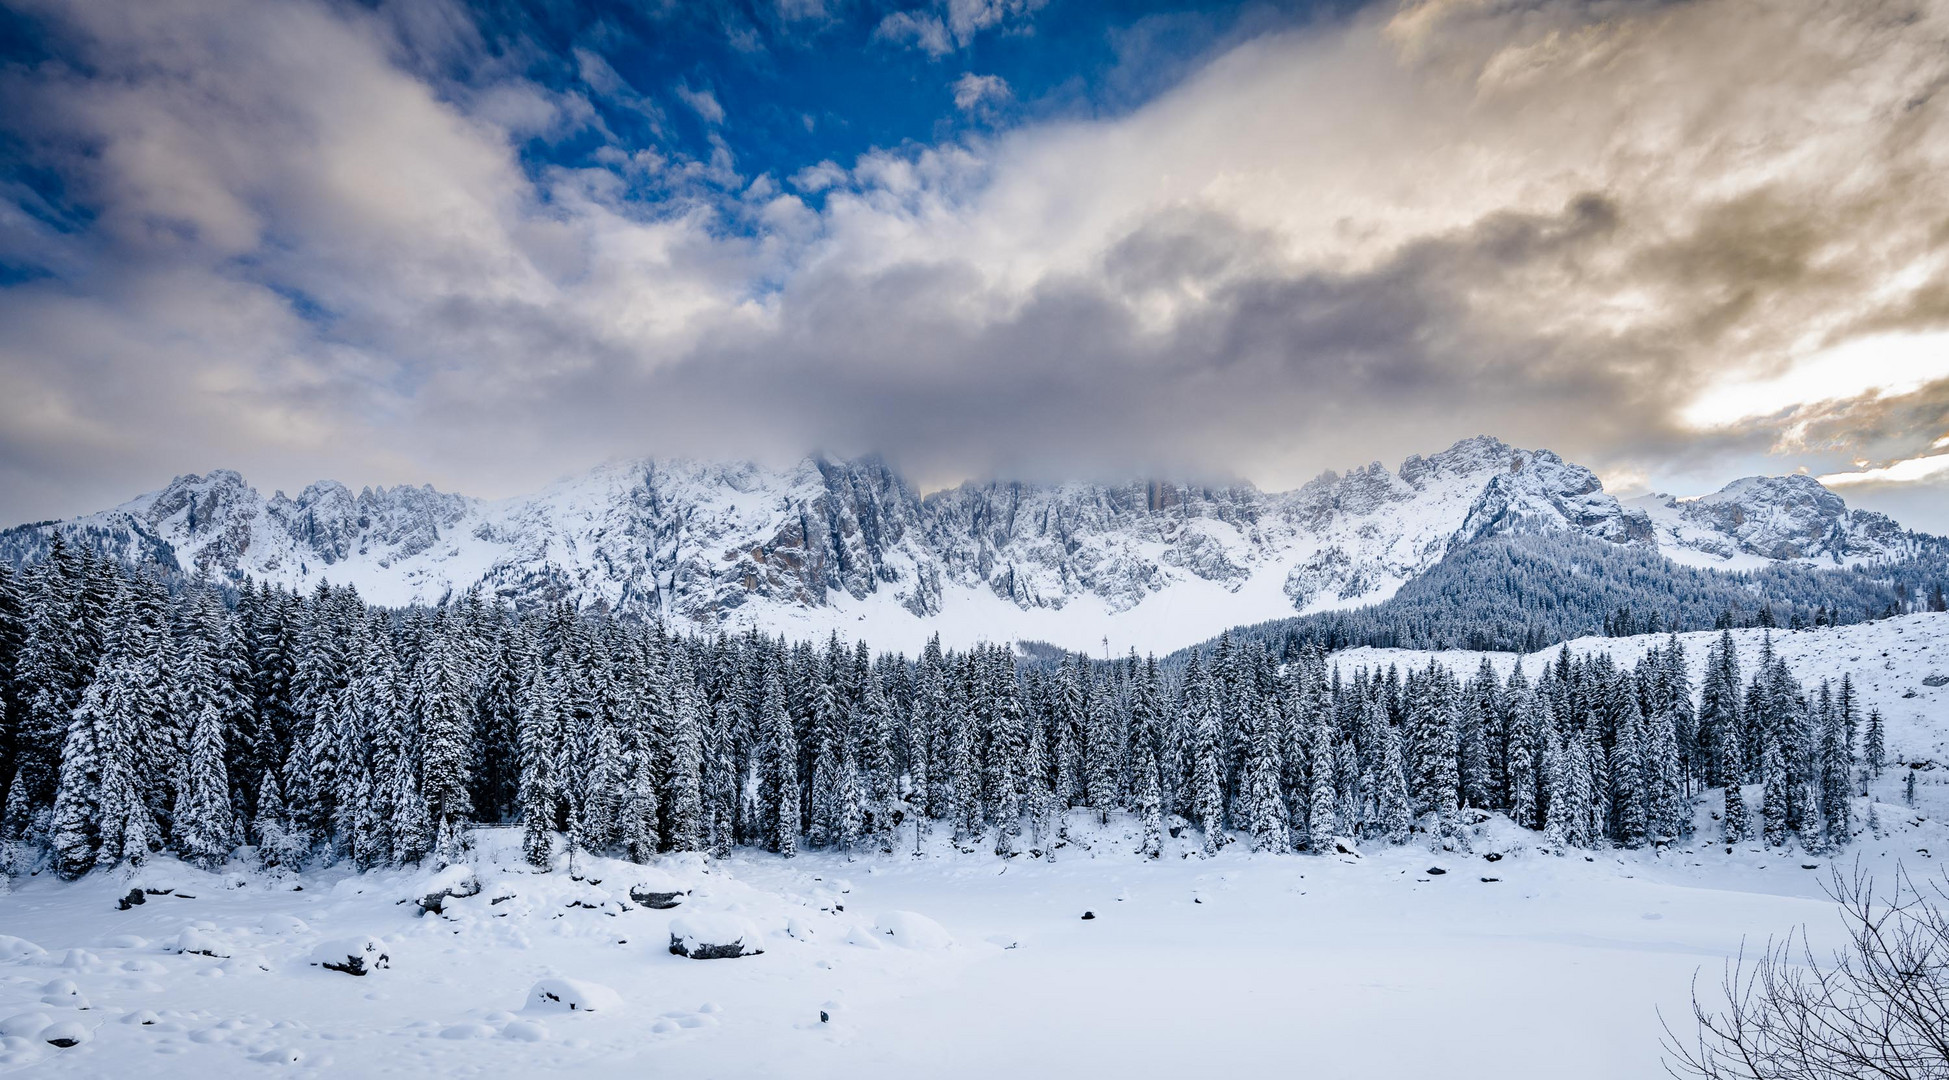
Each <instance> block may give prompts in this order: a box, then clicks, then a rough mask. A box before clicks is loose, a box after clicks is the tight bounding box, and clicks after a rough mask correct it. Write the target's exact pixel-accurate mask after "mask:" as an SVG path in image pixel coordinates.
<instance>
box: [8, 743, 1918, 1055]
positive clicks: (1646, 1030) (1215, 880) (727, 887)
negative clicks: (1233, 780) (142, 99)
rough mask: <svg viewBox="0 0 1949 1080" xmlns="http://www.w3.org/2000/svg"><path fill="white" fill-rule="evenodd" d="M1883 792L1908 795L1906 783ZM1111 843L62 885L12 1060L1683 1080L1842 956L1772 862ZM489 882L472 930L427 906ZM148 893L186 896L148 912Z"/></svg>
mask: <svg viewBox="0 0 1949 1080" xmlns="http://www.w3.org/2000/svg"><path fill="white" fill-rule="evenodd" d="M1880 794H1881V797H1882V799H1883V800H1884V802H1885V803H1897V802H1898V801H1899V794H1898V793H1897V780H1896V779H1895V778H1894V776H1893V775H1892V774H1891V776H1890V777H1888V778H1885V779H1884V781H1883V783H1882V789H1881V791H1880ZM1946 795H1949V791H1945V789H1944V788H1942V787H1941V786H1940V785H1934V784H1931V785H1925V786H1924V787H1923V788H1922V798H1921V800H1920V802H1921V811H1920V812H1908V811H1907V810H1906V809H1905V808H1903V807H1900V806H1898V805H1884V806H1883V807H1882V808H1881V810H1882V817H1883V819H1884V822H1885V823H1886V825H1887V834H1888V835H1887V838H1886V839H1885V840H1883V841H1879V842H1877V841H1873V840H1870V839H1866V838H1864V840H1863V842H1862V843H1860V844H1858V845H1857V847H1856V850H1857V851H1859V852H1860V853H1861V854H1862V855H1863V856H1864V858H1865V859H1866V861H1867V865H1869V866H1871V867H1874V868H1877V869H1879V870H1882V871H1885V870H1887V869H1889V868H1890V867H1892V866H1893V864H1894V861H1895V860H1896V859H1897V858H1903V859H1905V860H1906V861H1907V862H1908V863H1909V864H1910V865H1911V866H1914V867H1916V868H1922V869H1926V870H1929V871H1933V870H1934V867H1935V863H1936V860H1937V859H1938V858H1941V857H1942V856H1943V855H1944V854H1945V853H1949V830H1945V829H1944V827H1943V826H1942V825H1941V824H1939V819H1940V818H1941V816H1942V814H1941V811H1942V810H1945V809H1949V798H1945V796H1946ZM1702 813H1703V811H1702ZM1922 813H1927V814H1929V815H1930V818H1931V819H1925V818H1923V817H1922V816H1921V814H1922ZM1086 819H1087V815H1086V814H1080V813H1079V814H1078V815H1077V816H1076V817H1075V819H1074V822H1075V828H1076V831H1077V833H1078V839H1079V842H1078V843H1076V844H1073V845H1070V846H1067V847H1064V848H1063V849H1061V851H1060V854H1059V859H1058V861H1056V862H1053V863H1049V862H1043V861H1039V860H1033V859H1030V858H1027V857H1018V858H1016V859H1013V860H1009V861H1008V862H1006V863H1005V864H1004V863H1003V862H1002V861H1000V860H998V859H996V858H994V857H993V856H991V855H988V854H986V853H979V854H976V853H961V852H955V851H953V850H951V849H950V848H949V847H948V845H947V844H946V843H945V842H944V841H941V840H940V839H939V838H938V837H937V838H936V841H935V844H934V847H935V849H936V851H937V852H938V853H937V854H931V855H929V856H928V857H925V858H915V857H913V856H912V855H911V854H906V853H902V854H900V855H896V856H873V857H861V858H858V859H856V860H853V861H850V862H849V861H847V860H845V859H844V858H842V857H839V856H834V855H825V854H809V855H802V856H800V857H799V858H797V859H793V860H784V859H779V858H776V857H772V856H765V855H739V856H737V857H734V858H732V859H730V860H727V861H724V862H721V863H715V864H712V863H707V862H705V861H704V860H701V859H697V858H694V857H688V858H673V859H666V860H665V861H664V862H663V864H662V865H661V867H659V868H658V871H646V870H645V868H642V867H634V866H631V865H630V864H627V863H620V862H614V861H611V860H606V859H588V858H584V859H582V860H580V861H579V863H578V870H577V876H579V877H580V878H581V880H577V878H576V876H571V875H570V874H569V873H568V872H566V870H557V871H556V872H554V873H551V874H546V875H539V874H531V873H528V872H527V871H526V868H525V867H524V866H523V865H522V864H521V863H520V861H519V843H518V840H519V837H518V834H517V833H516V832H514V831H512V830H497V829H489V830H482V831H481V832H480V833H479V834H478V835H477V844H476V852H475V865H474V867H473V869H474V870H475V871H476V872H477V875H478V879H479V884H480V885H481V888H480V890H479V891H478V892H476V893H473V894H472V895H461V894H462V893H465V892H466V891H467V886H468V885H469V883H467V882H465V881H464V878H465V874H464V873H463V874H460V875H456V874H455V873H454V872H453V871H452V870H449V871H448V872H446V873H445V874H444V875H435V874H432V873H420V872H392V873H385V872H381V873H373V874H367V875H363V876H350V875H346V874H344V873H332V872H324V873H315V874H308V875H306V876H304V877H303V878H300V879H286V880H283V881H274V880H271V879H268V878H265V877H263V876H261V875H256V874H235V875H231V876H230V877H229V878H228V879H227V880H226V879H225V878H224V877H223V876H220V875H205V874H201V873H198V872H196V871H193V870H189V869H187V868H184V867H182V866H180V865H179V864H173V863H169V864H163V865H156V866H151V867H150V868H148V869H146V870H144V871H141V872H140V873H138V874H137V875H136V877H135V878H133V879H128V878H125V877H122V876H120V875H92V876H90V877H89V878H87V879H84V880H83V881H81V882H79V883H76V884H73V885H63V884H60V883H58V882H56V881H54V880H52V875H42V876H40V877H37V878H34V879H31V880H28V881H25V882H22V883H21V884H20V885H19V887H18V888H17V890H16V891H15V892H14V893H13V894H11V895H8V896H4V897H0V933H5V934H7V935H12V936H13V938H9V939H0V1030H4V1031H5V1032H7V1035H6V1037H5V1040H4V1050H0V1061H4V1063H5V1064H4V1066H0V1068H12V1069H19V1070H24V1071H26V1072H29V1073H32V1074H34V1075H48V1076H91V1077H92V1076H156V1077H178V1076H181V1077H189V1076H197V1077H203V1076H212V1075H215V1076H234V1075H256V1074H257V1070H264V1071H265V1072H267V1073H270V1074H281V1073H289V1074H298V1075H316V1076H422V1077H423V1076H457V1077H503V1076H506V1077H525V1076H538V1075H555V1074H571V1073H572V1074H573V1075H577V1076H590V1077H608V1076H615V1077H623V1076H629V1077H639V1076H644V1075H659V1076H681V1077H775V1076H793V1077H824V1076H846V1077H854V1078H857V1077H879V1076H928V1077H961V1076H967V1077H975V1076H982V1077H992V1076H998V1075H1023V1076H1054V1075H1069V1076H1077V1075H1103V1076H1115V1075H1122V1076H1178V1077H1182V1076H1213V1075H1224V1074H1225V1073H1226V1071H1228V1070H1236V1071H1240V1072H1241V1073H1243V1074H1247V1075H1261V1074H1265V1073H1267V1072H1268V1071H1270V1070H1272V1069H1275V1068H1277V1069H1282V1070H1290V1069H1306V1070H1308V1071H1309V1072H1310V1073H1311V1074H1313V1075H1321V1076H1355V1075H1361V1076H1376V1077H1390V1076H1408V1075H1421V1074H1425V1073H1426V1072H1427V1071H1428V1070H1430V1069H1437V1070H1439V1071H1440V1073H1441V1074H1442V1075H1444V1076H1448V1077H1454V1078H1458V1080H1466V1078H1470V1077H1497V1078H1507V1077H1517V1076H1564V1075H1578V1076H1583V1077H1593V1078H1595V1077H1634V1078H1636V1077H1644V1076H1649V1075H1655V1074H1656V1073H1657V1070H1658V1064H1657V1062H1658V1055H1659V1050H1658V1034H1659V1027H1658V1019H1657V1015H1656V1012H1655V1010H1656V1009H1658V1008H1663V1009H1664V1010H1665V1011H1666V1013H1667V1015H1672V1016H1681V1015H1683V1013H1682V1010H1683V1009H1684V1006H1685V1002H1686V996H1687V992H1688V987H1689V984H1690V980H1691V977H1692V974H1693V972H1694V971H1695V970H1697V969H1699V968H1701V967H1703V968H1704V969H1706V974H1707V976H1708V979H1709V978H1710V977H1713V976H1716V974H1717V972H1718V969H1719V965H1720V962H1721V959H1722V958H1723V957H1725V956H1727V955H1728V954H1730V953H1731V952H1733V951H1734V950H1736V949H1737V948H1738V947H1739V944H1740V941H1741V939H1742V937H1764V936H1765V935H1767V934H1774V933H1779V932H1782V931H1785V930H1787V929H1788V928H1790V927H1793V926H1795V925H1798V924H1801V923H1807V924H1809V925H1810V926H1811V928H1812V930H1813V932H1814V937H1815V940H1816V941H1817V942H1820V941H1823V940H1832V939H1833V938H1834V932H1835V930H1836V923H1835V920H1834V919H1833V917H1832V914H1831V912H1830V909H1829V906H1828V904H1827V903H1826V902H1825V900H1824V899H1823V898H1822V895H1821V883H1822V881H1823V879H1824V877H1825V875H1826V874H1827V872H1828V870H1829V867H1828V865H1827V860H1825V859H1818V860H1816V859H1807V858H1803V857H1801V856H1799V855H1797V854H1796V855H1782V854H1780V853H1778V852H1771V853H1769V852H1763V851H1760V850H1758V849H1757V846H1756V845H1749V848H1750V850H1749V848H1742V849H1741V850H1740V851H1739V852H1737V853H1735V854H1734V855H1732V856H1730V857H1729V856H1727V855H1726V854H1725V852H1724V850H1723V849H1715V848H1710V847H1707V846H1703V845H1694V846H1692V847H1691V848H1690V849H1689V850H1685V851H1677V850H1675V851H1672V852H1669V853H1666V854H1663V855H1655V854H1651V853H1619V852H1606V853H1592V855H1591V857H1590V858H1589V859H1586V858H1585V857H1584V856H1583V854H1582V853H1575V854H1572V855H1570V856H1568V857H1561V858H1559V857H1556V856H1552V855H1547V854H1542V853H1539V852H1537V851H1534V850H1531V849H1527V848H1526V847H1525V846H1524V845H1526V844H1528V843H1533V842H1534V840H1535V836H1534V834H1528V833H1522V832H1520V831H1518V830H1515V829H1513V827H1509V826H1507V825H1506V824H1505V823H1502V822H1500V820H1499V819H1498V820H1496V821H1492V822H1491V823H1490V824H1489V825H1487V826H1485V829H1486V832H1485V833H1484V834H1483V835H1482V836H1481V837H1480V838H1478V840H1477V841H1476V842H1475V844H1474V848H1475V851H1474V853H1470V854H1465V853H1459V852H1431V851H1429V850H1428V849H1427V848H1425V847H1420V846H1411V847H1405V848H1398V849H1393V850H1386V851H1377V852H1373V853H1371V854H1369V855H1368V856H1367V857H1365V858H1364V859H1359V860H1354V859H1340V858H1316V857H1307V856H1294V855H1282V856H1269V855H1252V854H1249V853H1247V852H1245V851H1244V850H1243V848H1244V845H1243V844H1242V843H1241V844H1234V845H1233V846H1232V847H1230V848H1228V849H1227V850H1226V851H1225V852H1224V853H1222V854H1221V855H1219V856H1218V857H1216V858H1213V859H1209V860H1206V859H1200V858H1198V857H1197V856H1196V855H1195V854H1189V852H1190V851H1191V849H1190V848H1189V847H1187V846H1180V845H1179V844H1178V842H1173V846H1172V850H1170V851H1169V852H1167V854H1166V856H1165V858H1164V859H1162V860H1161V861H1158V862H1155V863H1147V862H1143V861H1141V860H1139V859H1137V858H1136V857H1135V856H1134V855H1133V854H1132V853H1131V852H1132V850H1133V848H1134V840H1135V837H1134V835H1133V833H1132V830H1131V829H1130V828H1129V827H1128V823H1127V822H1124V821H1121V820H1118V819H1113V821H1112V824H1111V826H1110V827H1109V828H1108V829H1107V830H1105V829H1097V828H1093V827H1091V826H1090V825H1089V823H1088V821H1087V820H1086ZM1702 824H1705V825H1709V822H1703V821H1702ZM1085 843H1087V844H1088V847H1085V846H1084V844H1085ZM1918 848H1927V849H1929V850H1930V852H1931V854H1929V855H1924V854H1921V853H1919V852H1918V851H1917V849H1918ZM1492 852H1493V853H1499V854H1501V855H1502V857H1501V858H1500V859H1498V860H1496V861H1490V860H1489V859H1488V858H1487V857H1486V855H1487V854H1489V853H1492ZM1807 862H1815V863H1818V864H1819V866H1818V868H1817V869H1815V870H1807V869H1803V867H1802V864H1803V863H1807ZM1435 867H1439V868H1441V869H1442V870H1445V871H1446V873H1442V874H1434V873H1432V872H1431V868H1435ZM659 871H660V872H659ZM1485 878H1491V879H1496V880H1484V879H1485ZM639 880H650V881H652V883H653V884H654V885H655V886H656V887H657V890H658V891H659V892H661V891H664V890H667V889H668V887H669V886H670V885H671V883H672V881H673V880H674V881H675V883H677V884H678V885H680V886H681V887H683V888H688V889H689V890H690V893H689V895H687V896H685V897H684V898H683V899H682V901H681V902H680V903H679V904H678V905H677V907H675V908H673V909H668V910H652V909H649V908H646V907H644V906H641V905H639V904H636V903H632V902H631V901H630V899H629V891H630V888H631V886H632V885H633V884H637V883H638V882H639ZM298 885H302V886H303V887H302V889H299V888H296V886H298ZM456 885H459V886H462V887H461V888H459V889H458V890H457V891H456V894H455V895H452V896H449V897H445V898H443V899H442V900H441V902H440V903H439V905H438V906H439V907H440V908H441V911H440V912H439V913H433V912H428V913H427V914H425V915H419V914H416V913H417V912H418V910H419V905H418V904H417V903H415V902H414V901H415V900H417V899H418V898H419V897H421V896H424V895H426V894H427V893H429V892H434V891H438V890H441V889H447V888H452V887H454V886H456ZM140 887H146V888H152V889H171V890H173V892H171V893H168V894H156V895H148V894H145V898H146V902H145V903H142V904H140V905H139V906H132V907H130V908H128V909H127V910H118V904H117V900H118V899H119V898H122V897H124V896H125V895H126V894H127V893H128V892H129V890H130V889H131V888H140ZM185 894H187V895H185ZM1085 912H1088V913H1091V914H1092V915H1093V916H1094V917H1093V918H1089V919H1085V918H1084V917H1083V916H1084V913H1085ZM700 916H708V917H700ZM684 917H690V918H691V919H692V920H693V926H711V925H716V924H724V923H730V924H736V923H738V922H740V921H741V920H742V921H746V922H749V923H751V924H754V925H755V926H756V927H757V928H758V930H759V932H760V934H761V935H762V945H763V948H764V951H763V953H762V954H760V955H756V956H744V957H740V958H736V959H719V960H691V959H686V958H684V957H680V956H675V955H672V954H671V953H670V951H669V946H670V928H671V923H672V921H673V920H674V919H678V918H684ZM704 932H706V933H708V932H709V931H704ZM14 939H21V940H14ZM367 939H373V941H372V943H373V944H374V945H376V949H375V950H374V951H375V952H376V953H377V954H382V955H384V956H385V957H386V961H385V966H382V967H378V968H376V969H374V970H370V971H369V973H368V974H366V975H363V976H357V977H355V976H352V975H348V974H344V973H342V972H339V971H331V970H326V969H324V968H321V967H319V966H315V965H314V963H313V961H314V960H315V959H316V958H317V957H318V956H319V955H321V954H322V953H331V954H333V955H337V954H338V953H342V952H344V951H346V950H347V948H364V947H366V946H367ZM348 941H349V942H350V943H351V944H350V945H349V946H348V945H347V944H346V943H347V942H348ZM30 942H31V943H32V944H28V943H30ZM185 948H187V949H190V950H192V951H182V950H183V949H185ZM83 1005H85V1006H86V1008H82V1007H81V1006H83ZM822 1013H823V1014H824V1019H823V1020H822V1018H821V1014H822ZM36 1014H38V1015H36ZM56 1023H68V1024H78V1025H79V1028H80V1029H81V1030H82V1031H83V1032H84V1033H85V1038H86V1041H84V1042H81V1043H80V1044H79V1045H76V1046H73V1047H70V1048H66V1049H56V1048H55V1047H52V1046H49V1045H47V1044H46V1043H45V1041H43V1040H44V1038H45V1035H44V1034H37V1033H36V1031H35V1030H34V1029H36V1028H37V1027H38V1026H41V1025H52V1024H56ZM69 1030H70V1032H72V1030H73V1029H69Z"/></svg>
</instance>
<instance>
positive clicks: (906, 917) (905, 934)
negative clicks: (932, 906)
mask: <svg viewBox="0 0 1949 1080" xmlns="http://www.w3.org/2000/svg"><path fill="white" fill-rule="evenodd" d="M873 929H875V930H877V931H879V932H880V934H881V935H882V936H884V937H889V938H892V939H893V942H894V944H896V945H900V946H903V947H905V948H909V949H929V950H931V949H945V948H947V947H948V946H949V945H952V944H954V937H953V935H951V934H949V933H948V932H947V928H946V927H944V926H942V925H941V924H940V923H937V922H935V921H934V920H932V919H930V918H928V917H927V916H925V915H922V914H920V913H919V912H917V911H889V912H886V913H884V914H882V915H881V916H880V917H879V918H877V919H875V920H873Z"/></svg>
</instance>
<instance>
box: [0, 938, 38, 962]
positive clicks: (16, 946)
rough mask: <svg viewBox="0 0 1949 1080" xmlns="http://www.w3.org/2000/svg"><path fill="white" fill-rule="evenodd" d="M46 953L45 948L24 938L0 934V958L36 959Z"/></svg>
mask: <svg viewBox="0 0 1949 1080" xmlns="http://www.w3.org/2000/svg"><path fill="white" fill-rule="evenodd" d="M46 955H47V950H46V949H43V948H41V947H40V946H39V945H36V944H34V943H33V942H31V941H29V940H27V939H26V938H19V937H14V936H13V935H11V934H0V960H38V959H40V958H41V957H43V956H46Z"/></svg>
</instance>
